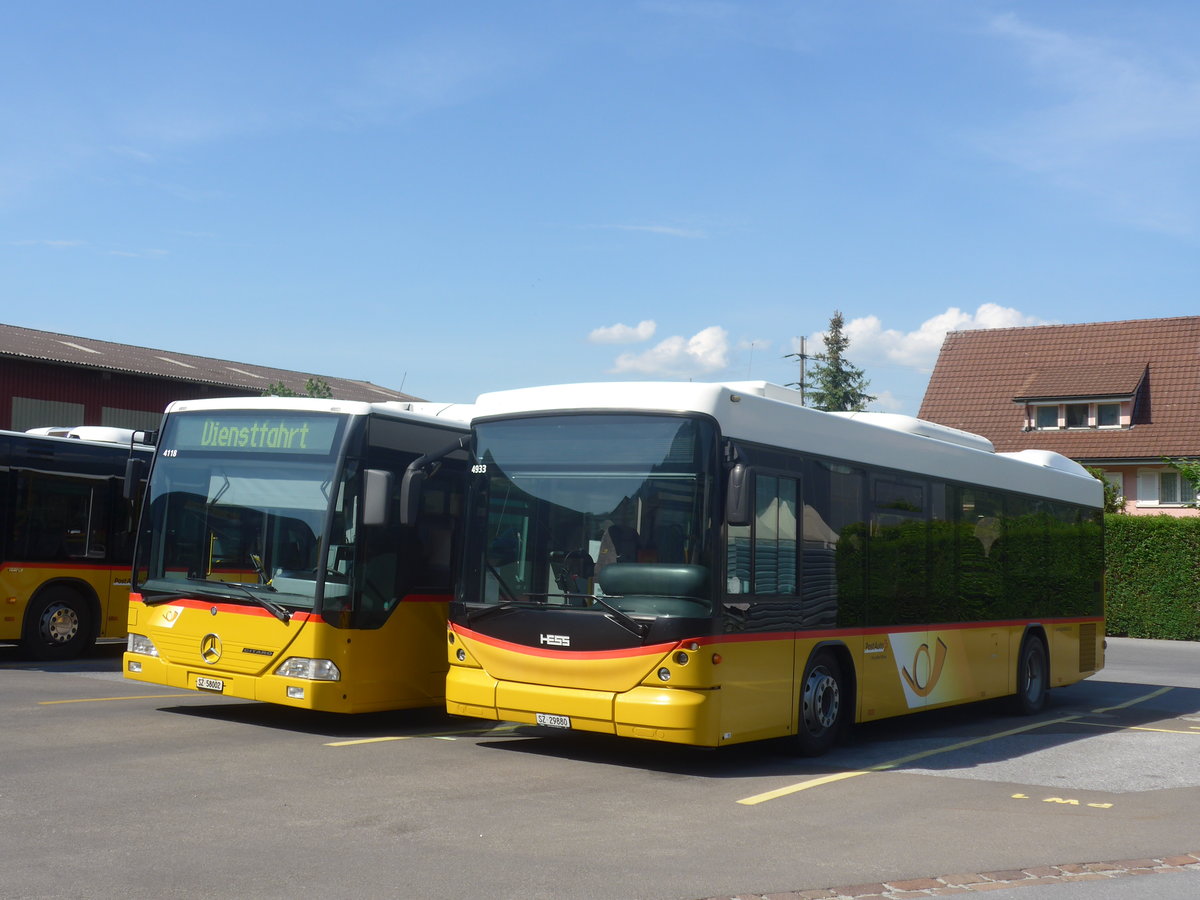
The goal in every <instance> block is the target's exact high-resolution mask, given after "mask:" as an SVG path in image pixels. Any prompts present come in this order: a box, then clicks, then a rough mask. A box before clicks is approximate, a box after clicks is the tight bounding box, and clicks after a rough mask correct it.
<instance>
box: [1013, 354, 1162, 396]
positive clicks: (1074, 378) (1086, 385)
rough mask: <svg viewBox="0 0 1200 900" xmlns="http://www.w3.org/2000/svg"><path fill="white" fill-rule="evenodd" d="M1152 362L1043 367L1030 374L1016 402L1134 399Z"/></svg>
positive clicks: (1138, 361)
mask: <svg viewBox="0 0 1200 900" xmlns="http://www.w3.org/2000/svg"><path fill="white" fill-rule="evenodd" d="M1148 362H1149V360H1144V359H1143V360H1134V361H1132V362H1125V363H1120V362H1117V363H1096V364H1094V365H1056V364H1054V362H1053V361H1051V360H1046V361H1045V364H1044V365H1041V366H1038V368H1036V369H1034V370H1033V371H1031V372H1029V373H1028V374H1027V375H1026V376H1025V379H1024V380H1023V381H1022V382H1021V386H1020V388H1019V389H1018V390H1017V393H1016V396H1014V397H1013V399H1014V400H1018V401H1028V400H1084V399H1091V400H1095V399H1104V398H1111V399H1117V398H1125V397H1132V396H1133V395H1134V394H1135V393H1137V389H1138V386H1139V385H1141V383H1142V379H1143V378H1144V377H1145V375H1146V365H1147V363H1148Z"/></svg>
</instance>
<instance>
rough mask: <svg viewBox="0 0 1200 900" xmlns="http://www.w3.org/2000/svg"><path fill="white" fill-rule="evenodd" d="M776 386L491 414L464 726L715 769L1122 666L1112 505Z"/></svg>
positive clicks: (894, 422) (515, 396)
mask: <svg viewBox="0 0 1200 900" xmlns="http://www.w3.org/2000/svg"><path fill="white" fill-rule="evenodd" d="M799 397H800V395H799V394H798V393H797V392H795V391H791V390H788V389H786V388H781V387H778V386H775V385H770V384H767V383H764V382H745V383H731V384H693V383H687V384H666V383H644V384H575V385H562V386H551V387H544V388H530V389H525V390H517V391H505V392H497V393H493V394H484V395H481V396H480V397H479V398H478V399H477V401H476V404H475V418H474V419H473V423H472V457H471V473H472V474H471V475H470V481H469V490H468V501H467V512H466V521H467V522H468V523H469V526H468V528H467V531H466V535H465V538H464V565H463V569H462V577H461V579H460V582H459V584H458V587H457V593H456V599H455V601H454V602H453V603H452V604H451V608H450V622H449V626H448V648H447V649H448V659H449V663H450V671H449V674H448V676H447V686H446V706H447V709H448V710H449V712H451V713H454V714H457V715H463V716H473V717H477V718H483V719H497V720H508V721H513V722H519V723H528V724H531V725H534V724H536V725H542V726H548V727H550V728H563V729H576V730H579V731H592V732H602V733H607V734H615V735H623V736H628V737H636V738H647V739H652V740H659V741H670V742H677V743H682V744H691V745H698V746H706V747H715V746H721V745H726V744H734V743H739V742H743V741H751V740H758V739H764V738H779V737H787V738H790V739H791V740H792V742H793V743H794V744H795V746H796V748H797V749H798V750H799V751H800V752H802V753H804V754H808V755H815V754H819V753H823V752H825V751H827V750H828V749H829V748H830V747H831V746H832V745H833V744H834V743H835V742H836V740H837V739H838V737H839V735H840V734H841V733H842V732H843V731H844V729H845V728H846V727H847V726H848V725H849V724H851V723H853V722H865V721H869V720H874V719H881V718H884V717H889V716H898V715H904V714H907V713H910V712H914V711H917V710H924V709H931V708H936V707H944V706H949V705H952V704H959V703H965V702H969V701H974V700H983V699H987V698H995V697H1004V696H1008V697H1010V698H1011V701H1012V705H1013V706H1014V707H1015V708H1016V709H1017V710H1019V711H1020V712H1023V713H1034V712H1036V711H1038V710H1040V709H1041V708H1042V707H1043V704H1044V703H1045V701H1046V692H1047V690H1048V689H1050V688H1051V687H1055V686H1060V685H1068V684H1071V683H1073V682H1076V681H1079V680H1080V679H1082V678H1085V677H1087V676H1088V675H1091V674H1092V673H1094V672H1096V671H1097V670H1099V669H1100V668H1101V667H1102V665H1103V661H1104V617H1103V579H1102V568H1103V519H1102V515H1101V505H1102V487H1101V484H1100V482H1098V481H1097V480H1096V479H1094V478H1092V477H1090V476H1089V475H1088V474H1087V473H1086V472H1085V471H1084V470H1083V469H1082V468H1081V467H1080V466H1079V465H1077V464H1076V463H1074V462H1072V461H1070V460H1068V459H1066V458H1065V457H1062V456H1059V455H1058V454H1054V453H1048V452H1044V451H1023V452H1021V453H1015V454H1007V453H996V452H994V450H993V448H992V445H991V443H990V442H989V441H987V440H985V439H983V438H981V437H978V436H976V435H971V434H967V433H965V432H961V431H957V430H954V429H950V428H945V427H942V426H938V425H935V424H932V423H928V422H922V421H920V420H917V419H913V418H910V417H907V416H898V415H891V414H884V413H853V414H848V413H825V412H819V411H816V410H812V409H807V408H804V407H802V406H801V405H800V404H799Z"/></svg>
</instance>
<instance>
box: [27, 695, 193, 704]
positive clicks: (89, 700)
mask: <svg viewBox="0 0 1200 900" xmlns="http://www.w3.org/2000/svg"><path fill="white" fill-rule="evenodd" d="M187 696H189V695H188V694H182V693H181V694H137V695H134V696H129V697H83V698H80V699H79V700H39V701H38V706H58V705H60V704H63V703H108V702H110V701H113V700H166V699H169V698H171V697H187Z"/></svg>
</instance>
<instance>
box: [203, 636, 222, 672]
mask: <svg viewBox="0 0 1200 900" xmlns="http://www.w3.org/2000/svg"><path fill="white" fill-rule="evenodd" d="M200 658H201V659H203V660H204V661H205V662H206V663H208V664H209V665H210V666H211V665H213V664H214V663H215V662H216V661H217V660H219V659H220V658H221V639H220V638H219V637H217V636H216V635H215V634H206V635H205V636H204V637H202V638H201V639H200Z"/></svg>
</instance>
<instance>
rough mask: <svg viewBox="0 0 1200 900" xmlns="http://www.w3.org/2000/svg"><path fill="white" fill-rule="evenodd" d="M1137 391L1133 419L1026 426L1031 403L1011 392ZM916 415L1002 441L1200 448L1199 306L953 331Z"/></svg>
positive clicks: (1141, 451)
mask: <svg viewBox="0 0 1200 900" xmlns="http://www.w3.org/2000/svg"><path fill="white" fill-rule="evenodd" d="M1135 393H1136V399H1135V404H1134V425H1133V427H1132V428H1128V429H1120V430H1107V429H1104V430H1101V429H1084V430H1078V431H1075V430H1071V431H1066V430H1064V431H1025V430H1024V428H1025V407H1024V405H1023V404H1022V403H1019V402H1014V401H1015V400H1029V399H1039V398H1040V399H1046V400H1050V399H1061V400H1069V399H1085V398H1096V399H1099V398H1104V397H1112V398H1116V397H1122V396H1129V395H1131V394H1135ZM919 415H920V417H921V418H923V419H929V420H930V421H933V422H937V423H939V424H942V425H950V426H952V427H954V428H961V429H964V430H966V431H973V432H975V433H976V434H981V435H983V436H984V437H987V438H989V439H990V440H991V441H992V443H993V444H994V445H995V447H996V449H997V450H1001V451H1010V450H1023V449H1026V448H1032V449H1044V450H1057V451H1058V452H1059V453H1063V454H1065V455H1067V456H1070V457H1071V458H1073V459H1079V460H1085V461H1101V460H1114V461H1115V460H1136V459H1147V460H1153V461H1156V462H1157V461H1158V460H1160V459H1161V458H1162V457H1164V456H1170V457H1200V316H1182V317H1178V318H1170V319H1137V320H1131V321H1126V322H1094V323H1089V324H1083V325H1042V326H1036V327H1029V328H998V329H989V330H984V331H953V332H950V333H949V334H947V335H946V340H945V342H944V343H943V344H942V350H941V353H940V355H939V356H938V361H937V365H936V366H935V367H934V370H933V375H932V376H931V377H930V379H929V386H928V388H926V390H925V399H924V400H923V401H922V403H921V411H920V413H919Z"/></svg>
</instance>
